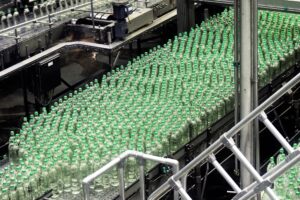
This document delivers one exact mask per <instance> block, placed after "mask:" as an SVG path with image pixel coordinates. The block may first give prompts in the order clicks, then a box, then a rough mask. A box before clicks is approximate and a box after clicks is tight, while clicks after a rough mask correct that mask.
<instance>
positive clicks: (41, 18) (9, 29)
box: [0, 2, 90, 33]
mask: <svg viewBox="0 0 300 200" xmlns="http://www.w3.org/2000/svg"><path fill="white" fill-rule="evenodd" d="M88 5H90V2H88V3H84V4H81V5H78V6H74V7H73V8H67V9H64V10H61V11H58V12H55V13H52V14H51V16H57V15H60V14H63V13H66V12H69V11H70V10H71V9H77V8H82V7H84V6H88ZM47 18H48V16H41V17H38V18H35V19H32V20H29V21H27V22H23V23H20V24H17V25H15V26H10V27H7V28H5V29H2V30H0V33H5V32H7V31H11V30H13V29H16V28H20V27H22V26H24V25H27V24H31V23H33V22H34V21H40V20H44V19H47Z"/></svg>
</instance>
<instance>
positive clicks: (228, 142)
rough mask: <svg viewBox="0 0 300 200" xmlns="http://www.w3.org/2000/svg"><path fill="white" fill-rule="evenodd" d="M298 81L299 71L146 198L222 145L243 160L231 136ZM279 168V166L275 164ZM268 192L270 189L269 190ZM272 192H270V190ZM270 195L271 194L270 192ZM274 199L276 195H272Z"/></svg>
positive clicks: (151, 199)
mask: <svg viewBox="0 0 300 200" xmlns="http://www.w3.org/2000/svg"><path fill="white" fill-rule="evenodd" d="M299 82H300V73H299V74H297V75H296V76H295V77H294V78H293V79H291V80H290V81H289V82H288V83H286V84H285V85H284V86H283V87H281V88H280V89H279V90H278V91H277V92H275V93H274V94H273V95H272V96H271V97H269V98H268V99H267V100H266V101H264V102H263V103H262V104H260V105H259V106H258V107H257V108H256V109H254V110H253V111H252V112H251V113H250V114H249V115H248V116H246V117H245V118H243V119H242V120H241V121H240V122H239V123H237V124H236V125H235V126H234V127H232V128H231V129H230V130H229V131H228V132H226V133H224V134H223V135H222V136H221V137H220V138H219V139H218V140H217V141H215V142H214V143H213V144H212V145H210V146H209V147H208V148H207V149H205V150H204V151H203V152H202V153H200V154H199V155H198V156H197V157H196V158H195V159H193V160H192V161H191V162H190V163H189V164H187V165H186V166H185V167H183V168H182V169H181V170H180V171H179V172H178V173H176V174H175V175H173V176H172V177H170V178H169V181H167V182H165V183H164V184H163V185H161V186H160V187H159V188H158V189H157V190H156V191H154V192H153V193H152V194H151V195H150V197H149V198H148V200H154V199H158V198H159V197H161V195H162V194H164V193H165V192H166V191H168V190H170V189H171V185H172V184H175V183H176V182H177V181H178V180H180V179H181V178H182V177H183V176H185V175H186V174H188V173H189V172H190V171H191V170H192V169H193V168H194V167H196V166H197V165H198V164H199V163H201V162H202V161H204V160H206V159H207V158H208V156H209V155H211V154H212V153H213V152H214V151H215V150H217V149H218V148H219V147H221V146H222V145H225V146H227V147H229V148H230V149H231V150H232V151H233V152H234V153H235V155H236V156H237V157H238V158H239V159H240V161H244V160H243V159H244V158H243V155H240V154H239V153H240V152H239V151H238V149H237V148H236V146H235V144H234V142H233V141H232V139H231V137H233V136H234V135H236V134H237V133H238V132H239V131H240V130H241V129H242V128H243V127H244V126H246V125H247V124H248V123H249V122H251V121H252V120H254V119H255V118H256V117H258V116H259V115H261V114H262V112H263V111H264V110H265V109H266V108H268V107H269V106H270V105H272V104H273V103H274V102H275V101H276V100H278V99H279V98H280V97H282V96H283V95H284V94H285V93H286V92H287V91H288V90H290V89H291V88H293V87H294V86H295V85H296V84H297V83H299ZM246 167H247V169H248V170H249V171H251V170H253V169H254V168H252V166H246ZM277 167H278V169H280V168H279V167H280V166H277ZM252 172H253V173H254V175H255V176H256V178H257V182H259V183H261V181H262V177H260V176H259V174H257V173H256V171H252ZM269 192H270V191H269ZM271 193H272V192H271ZM271 195H272V194H271ZM274 199H276V197H274Z"/></svg>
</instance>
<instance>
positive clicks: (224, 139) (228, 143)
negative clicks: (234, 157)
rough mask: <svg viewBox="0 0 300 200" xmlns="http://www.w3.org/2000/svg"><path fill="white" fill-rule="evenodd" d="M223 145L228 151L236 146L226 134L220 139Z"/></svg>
mask: <svg viewBox="0 0 300 200" xmlns="http://www.w3.org/2000/svg"><path fill="white" fill-rule="evenodd" d="M220 140H221V143H222V144H223V145H224V146H225V147H226V148H228V149H231V148H232V147H233V146H235V142H234V141H233V139H232V138H227V136H226V133H225V134H224V135H222V136H221V137H220Z"/></svg>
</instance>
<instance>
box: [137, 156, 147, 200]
mask: <svg viewBox="0 0 300 200" xmlns="http://www.w3.org/2000/svg"><path fill="white" fill-rule="evenodd" d="M139 164H140V166H139V170H140V180H139V181H140V199H141V200H145V199H146V197H145V174H144V167H145V160H144V159H142V158H140V159H139Z"/></svg>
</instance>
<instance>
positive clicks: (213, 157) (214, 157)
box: [207, 154, 217, 163]
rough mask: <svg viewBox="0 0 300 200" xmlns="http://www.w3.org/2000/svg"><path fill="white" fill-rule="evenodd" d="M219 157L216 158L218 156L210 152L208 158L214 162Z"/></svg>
mask: <svg viewBox="0 0 300 200" xmlns="http://www.w3.org/2000/svg"><path fill="white" fill-rule="evenodd" d="M216 160H217V159H216V156H215V155H214V154H210V155H209V156H208V158H207V161H208V162H210V163H213V162H215V161H216Z"/></svg>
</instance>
